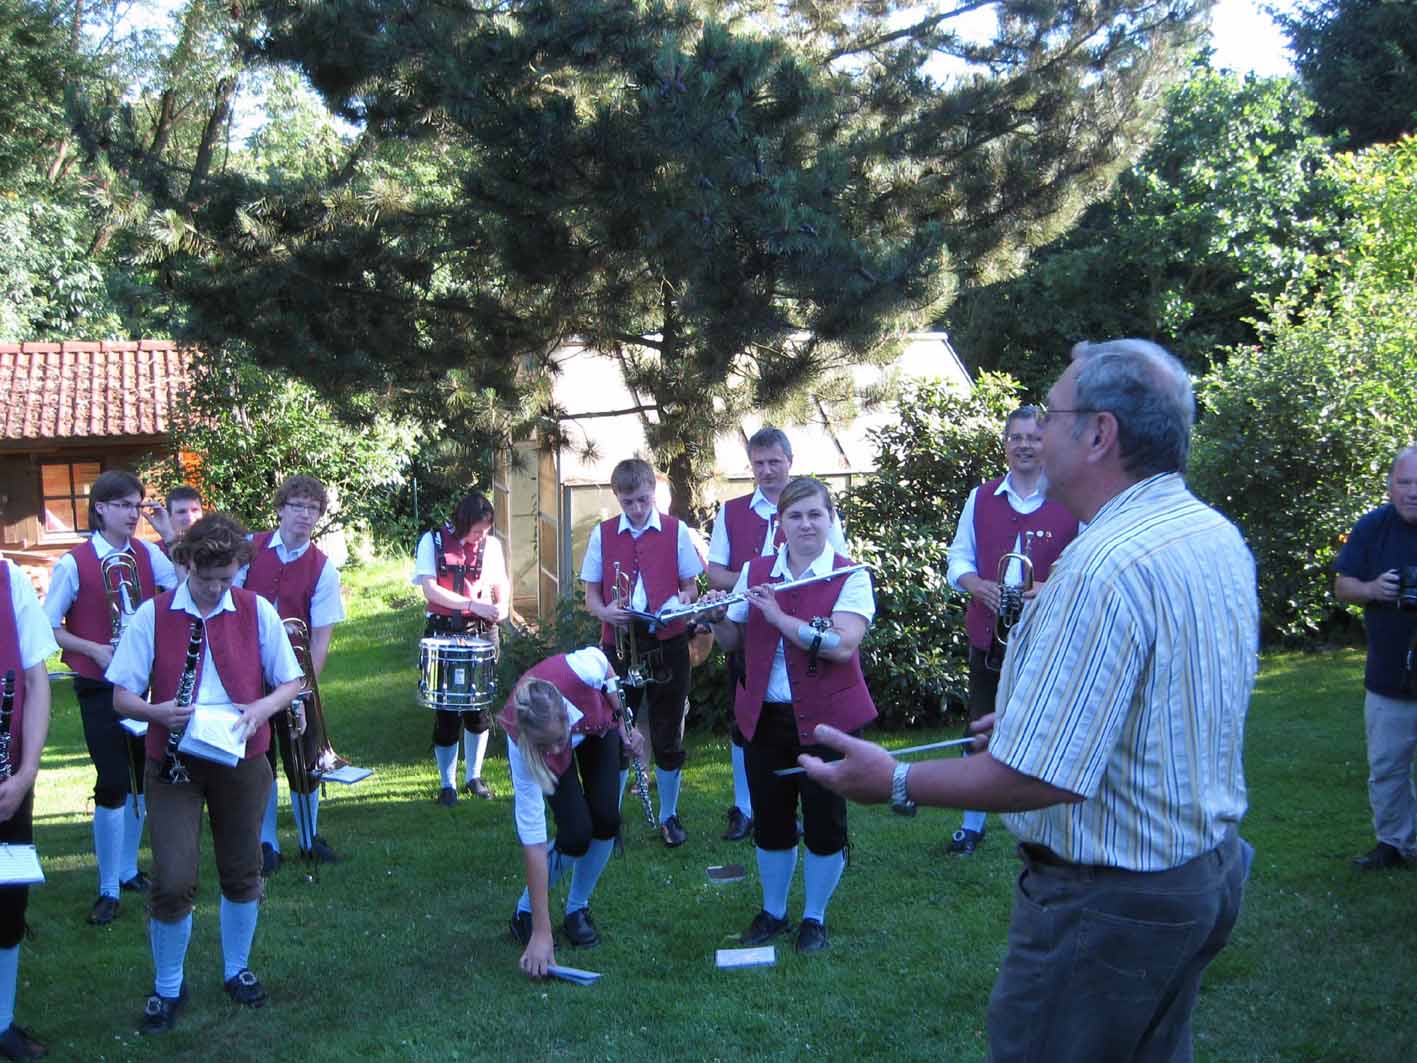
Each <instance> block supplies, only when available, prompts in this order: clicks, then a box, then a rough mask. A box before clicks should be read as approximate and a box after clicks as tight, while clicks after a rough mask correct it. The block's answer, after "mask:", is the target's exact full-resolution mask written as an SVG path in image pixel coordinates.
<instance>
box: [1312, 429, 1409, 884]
mask: <svg viewBox="0 0 1417 1063" xmlns="http://www.w3.org/2000/svg"><path fill="white" fill-rule="evenodd" d="M1388 498H1389V500H1390V502H1389V504H1388V505H1385V506H1380V507H1378V508H1377V509H1375V510H1373V511H1372V512H1371V513H1368V514H1367V515H1365V516H1364V517H1363V518H1362V519H1361V520H1359V521H1358V523H1357V524H1356V525H1354V526H1353V531H1352V533H1351V534H1350V535H1349V536H1348V541H1347V542H1346V543H1345V544H1344V546H1343V550H1342V551H1341V552H1340V553H1339V555H1338V561H1337V562H1336V563H1335V564H1334V568H1335V569H1336V570H1337V572H1338V575H1337V576H1336V577H1335V578H1334V581H1333V593H1334V596H1335V597H1337V598H1338V600H1339V601H1341V602H1347V603H1349V604H1351V605H1361V606H1363V622H1364V625H1365V626H1366V627H1367V631H1368V667H1367V671H1366V672H1365V674H1364V676H1363V686H1364V688H1365V690H1364V701H1363V716H1364V720H1365V722H1366V725H1367V735H1368V803H1369V804H1370V805H1372V808H1373V830H1374V832H1375V833H1376V834H1377V836H1378V844H1377V846H1376V847H1375V848H1374V849H1373V851H1372V852H1370V853H1368V854H1367V855H1365V856H1360V857H1358V858H1357V860H1355V861H1354V862H1355V863H1356V864H1357V865H1358V866H1359V867H1360V868H1362V869H1363V870H1364V871H1388V870H1392V869H1396V868H1409V867H1412V866H1413V861H1414V857H1417V795H1415V794H1414V792H1413V787H1412V761H1413V755H1414V753H1417V674H1414V669H1413V662H1414V658H1413V654H1412V650H1413V639H1414V637H1417V446H1409V447H1404V448H1402V449H1401V450H1400V451H1398V452H1397V457H1395V458H1394V459H1393V462H1392V469H1391V470H1390V471H1389V472H1388Z"/></svg>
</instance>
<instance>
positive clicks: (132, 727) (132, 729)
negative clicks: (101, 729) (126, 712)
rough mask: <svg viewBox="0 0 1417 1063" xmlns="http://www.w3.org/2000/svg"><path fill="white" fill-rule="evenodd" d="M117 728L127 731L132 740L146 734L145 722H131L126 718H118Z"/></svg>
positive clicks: (146, 725)
mask: <svg viewBox="0 0 1417 1063" xmlns="http://www.w3.org/2000/svg"><path fill="white" fill-rule="evenodd" d="M118 726H119V727H121V728H123V730H125V731H127V732H128V733H129V734H130V735H132V736H133V737H134V738H142V737H143V735H145V734H147V733H148V721H147V720H132V719H129V718H128V717H127V716H120V717H118Z"/></svg>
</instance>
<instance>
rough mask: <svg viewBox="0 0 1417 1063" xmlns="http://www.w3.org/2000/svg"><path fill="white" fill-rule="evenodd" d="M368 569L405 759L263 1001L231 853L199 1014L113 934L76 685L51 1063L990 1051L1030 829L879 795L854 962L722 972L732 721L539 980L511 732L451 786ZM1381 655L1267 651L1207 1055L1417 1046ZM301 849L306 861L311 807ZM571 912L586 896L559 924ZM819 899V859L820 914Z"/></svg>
mask: <svg viewBox="0 0 1417 1063" xmlns="http://www.w3.org/2000/svg"><path fill="white" fill-rule="evenodd" d="M346 584H347V586H348V588H349V590H348V597H349V602H350V614H351V615H350V619H349V620H348V621H347V622H346V623H344V624H342V625H341V626H340V627H339V628H338V629H337V630H336V634H335V640H334V647H333V651H332V653H331V655H330V662H329V667H328V669H327V671H326V674H325V677H324V681H323V683H322V691H323V693H324V697H325V703H326V707H327V714H328V717H329V721H330V729H331V734H332V737H333V742H334V746H335V748H336V749H337V750H338V751H339V752H340V753H342V754H343V755H345V756H347V757H349V758H350V759H351V760H353V761H354V762H355V763H356V764H361V765H366V766H370V767H373V768H375V769H376V772H377V774H376V775H375V777H374V778H373V779H370V780H368V781H366V782H364V783H361V784H359V785H357V786H353V787H338V786H336V787H331V788H330V792H329V794H328V795H327V797H326V799H325V801H324V803H323V805H322V809H321V815H320V829H321V833H322V834H323V835H324V836H325V837H327V838H328V839H329V840H330V842H331V843H332V844H333V845H334V846H335V847H336V848H337V849H339V850H341V851H343V852H345V853H347V854H349V860H348V861H347V862H346V863H342V864H340V865H338V866H335V867H330V868H326V869H325V870H324V871H323V872H322V873H321V874H320V876H319V879H318V881H315V882H310V881H306V879H305V877H304V876H303V875H302V874H301V872H300V869H299V866H298V865H297V864H289V865H287V866H286V867H285V868H284V869H283V870H282V871H281V872H280V873H279V874H278V875H277V876H275V877H274V878H272V879H271V880H269V882H268V884H267V896H266V900H265V903H264V905H263V907H262V910H261V924H260V928H259V930H258V931H257V937H256V943H255V947H254V949H253V953H252V966H253V968H254V969H255V970H256V972H257V974H258V975H259V976H260V977H261V979H262V981H263V982H264V983H265V984H266V987H267V989H268V990H269V991H270V993H271V1002H270V1004H269V1005H268V1006H267V1007H266V1008H264V1009H262V1010H260V1011H254V1012H252V1011H245V1010H242V1009H237V1008H235V1007H234V1006H232V1005H231V1004H230V1003H229V1002H228V1001H227V999H226V997H225V994H224V993H223V992H222V989H221V963H220V941H219V936H218V930H217V899H218V897H217V885H216V876H215V869H214V867H213V864H212V861H211V854H210V844H209V842H208V843H207V845H206V848H205V849H204V852H203V865H202V883H201V887H200V896H199V901H198V906H197V913H196V920H195V930H194V934H193V940H192V946H191V950H190V951H189V953H188V962H187V980H188V986H189V988H190V991H191V995H192V999H191V1003H190V1005H189V1007H188V1008H187V1010H186V1011H185V1012H184V1013H182V1014H181V1015H180V1016H179V1020H178V1026H177V1029H176V1030H175V1031H174V1032H173V1033H171V1034H170V1035H168V1036H167V1037H165V1038H162V1039H158V1040H155V1041H150V1040H148V1039H146V1038H141V1037H139V1036H138V1035H137V1033H136V1032H135V1031H136V1029H137V1025H138V1017H139V1014H140V1012H141V1010H142V1004H143V999H144V997H145V995H146V994H147V993H148V992H149V991H150V987H151V983H152V965H151V960H150V956H149V951H148V946H147V938H146V934H145V932H144V925H143V916H142V910H141V907H142V906H141V904H140V903H139V902H135V901H134V900H132V899H131V895H128V894H125V895H124V900H123V910H122V913H121V915H120V916H119V918H118V920H117V922H116V923H114V924H113V926H111V927H109V928H106V929H103V930H98V929H95V928H93V927H89V926H87V925H85V922H84V918H85V916H86V915H87V913H88V910H89V907H90V905H91V904H92V902H93V899H94V896H95V893H96V883H97V878H96V873H95V870H94V863H93V853H92V836H91V832H90V826H89V823H90V820H89V800H90V792H91V787H92V784H93V775H92V769H91V768H90V766H89V762H88V757H87V754H86V752H85V749H84V744H83V737H82V732H81V729H80V725H79V718H78V711H77V708H76V706H75V703H74V700H73V694H72V691H70V690H69V689H68V687H67V685H66V684H57V685H56V688H55V713H54V723H53V726H52V728H51V731H50V739H49V744H48V747H47V749H46V751H45V756H44V762H43V770H42V772H41V774H40V782H39V793H38V797H37V801H36V815H35V818H36V837H37V841H38V844H39V847H40V852H41V855H42V857H43V860H44V866H45V872H46V874H47V876H48V882H47V883H46V884H45V885H44V886H42V887H39V888H38V889H36V890H34V891H33V892H32V894H31V901H30V914H29V919H30V923H31V925H32V926H33V929H34V937H33V939H32V940H31V941H29V942H27V943H26V944H25V946H24V949H23V956H22V962H21V987H20V993H19V1002H18V1011H17V1015H18V1019H19V1021H20V1022H21V1023H23V1024H25V1025H27V1026H29V1027H30V1028H31V1029H32V1030H33V1031H34V1033H35V1034H36V1036H38V1037H39V1038H40V1039H41V1040H43V1041H45V1042H47V1043H48V1044H49V1046H50V1050H51V1058H54V1059H65V1060H70V1059H72V1060H128V1059H172V1060H222V1061H225V1060H233V1061H234V1060H247V1059H252V1060H281V1059H299V1060H312V1061H313V1060H346V1059H411V1060H455V1059H497V1060H502V1059H507V1060H523V1059H527V1060H531V1059H551V1058H557V1057H560V1058H569V1059H605V1060H634V1061H636V1063H640V1061H649V1060H660V1059H664V1060H671V1059H673V1060H679V1059H692V1060H700V1059H702V1060H739V1059H791V1058H802V1059H808V1058H810V1059H833V1060H845V1059H855V1060H863V1059H900V1060H909V1059H933V1060H970V1061H973V1060H979V1059H982V1058H983V1057H984V1052H985V1042H984V1033H983V1024H984V1010H985V1003H986V1001H987V998H988V993H989V989H990V986H991V985H992V983H993V980H994V975H995V972H996V970H997V966H998V962H999V959H1000V956H1001V954H1002V951H1003V947H1004V936H1005V927H1006V924H1007V920H1008V912H1009V904H1010V896H1011V886H1012V881H1013V877H1014V875H1015V873H1016V867H1017V861H1016V859H1015V857H1014V855H1013V852H1012V848H1011V846H1010V845H1009V844H1008V841H1007V838H1006V835H1005V833H1004V832H1003V831H1002V830H1001V829H999V830H996V831H991V833H990V837H989V841H988V844H986V845H985V846H984V847H983V848H982V849H981V850H980V851H979V852H978V853H977V854H976V855H975V856H974V857H972V858H969V859H959V858H948V859H947V858H945V857H943V856H941V855H940V850H941V845H942V842H943V841H945V840H946V839H947V838H948V836H949V833H950V831H952V830H953V829H954V827H955V826H956V825H957V814H956V813H946V812H941V811H934V810H930V811H923V812H922V813H921V814H920V816H919V817H918V818H916V819H914V820H906V819H902V818H900V817H898V816H895V815H892V814H891V813H890V812H889V811H888V810H886V809H884V808H870V809H864V808H855V809H853V810H852V813H851V817H852V818H851V823H852V839H853V848H852V861H851V867H850V869H849V870H848V871H847V873H846V875H845V877H844V878H843V880H842V884H841V887H840V888H839V889H838V891H837V894H836V897H835V898H834V901H833V904H832V907H831V908H830V910H829V913H828V923H829V927H830V930H831V935H832V947H831V949H830V950H829V951H828V952H826V953H824V954H822V955H819V956H816V957H813V958H810V959H801V958H799V957H797V956H796V955H795V954H793V953H792V951H791V948H790V942H789V945H788V948H787V949H786V950H785V952H784V950H783V949H782V948H779V959H778V964H777V966H776V967H772V968H760V969H755V970H746V971H736V972H719V971H717V970H716V969H715V968H714V964H713V958H714V950H715V949H718V948H721V947H725V946H731V945H733V944H735V941H734V938H735V937H736V935H737V933H738V932H739V931H740V930H741V929H743V927H745V926H746V925H747V923H748V921H749V919H751V917H752V916H753V914H754V913H755V912H756V911H757V908H758V900H759V893H758V887H757V882H756V874H755V872H754V871H753V868H752V849H751V848H750V845H749V843H746V842H743V843H737V844H733V845H730V844H729V843H726V842H721V841H719V840H718V835H719V833H720V831H721V830H722V827H723V813H724V810H725V808H726V807H727V805H728V804H730V803H731V800H730V792H731V777H730V773H729V760H728V747H727V742H726V739H724V738H722V737H719V736H713V735H694V736H691V742H690V756H689V763H688V766H687V768H686V773H685V775H686V778H685V785H684V791H683V795H682V798H681V809H682V812H683V818H684V822H685V825H686V827H687V829H688V830H689V832H690V840H689V843H688V844H687V845H685V846H684V847H683V848H681V849H678V850H674V851H669V850H666V849H664V848H663V846H662V845H661V844H660V843H659V842H658V840H657V838H656V837H655V836H653V835H647V834H646V833H645V831H644V828H643V825H642V821H641V820H640V819H639V818H638V816H637V815H636V814H633V809H632V805H633V799H631V802H630V803H629V804H627V805H626V809H627V812H630V813H632V814H630V815H627V817H626V823H627V829H626V844H625V854H624V858H623V859H621V858H618V857H617V858H616V859H614V860H613V861H612V862H611V864H610V866H609V868H608V869H607V870H606V873H605V875H604V877H603V878H602V879H601V884H600V889H599V890H598V891H597V894H596V897H595V903H594V905H593V910H594V913H595V918H596V922H597V924H598V926H599V928H600V931H601V936H602V939H603V941H602V944H601V945H600V947H598V948H596V949H594V950H590V951H588V952H585V953H578V952H572V951H571V950H570V949H566V948H563V949H561V950H558V953H557V958H558V960H559V961H560V962H562V963H566V964H570V965H573V966H580V967H585V968H589V969H592V970H596V971H601V972H604V974H605V977H604V979H603V980H602V981H601V982H600V983H599V984H597V985H595V986H592V987H586V988H581V987H575V986H571V985H565V984H560V983H553V984H546V985H542V984H532V983H530V982H528V981H527V980H526V979H525V978H524V977H523V976H522V975H521V973H520V972H519V971H518V970H517V967H516V960H517V957H518V956H519V949H518V948H517V947H516V946H515V945H514V944H513V943H512V941H511V938H510V936H509V934H508V932H507V920H508V917H509V916H510V914H511V911H512V907H513V904H514V902H515V900H516V896H517V893H518V892H519V890H520V888H521V874H522V862H521V854H520V849H519V846H518V844H517V840H516V835H515V833H514V830H513V826H512V810H511V802H510V800H509V799H508V796H507V794H508V792H509V785H508V777H507V765H506V760H505V755H504V752H503V749H502V748H499V747H500V745H501V743H500V742H499V741H498V740H497V739H496V738H494V740H493V743H492V747H491V748H492V753H491V755H490V757H489V762H488V770H487V772H486V773H485V774H486V778H487V779H488V781H489V782H490V783H491V785H492V786H493V787H494V788H496V789H497V790H498V792H499V795H500V796H499V797H498V799H497V800H495V801H492V802H475V801H472V800H469V799H466V798H464V799H463V800H462V801H461V802H460V803H459V804H458V806H457V807H456V808H453V809H445V808H441V807H438V806H436V805H435V804H434V803H433V797H434V795H435V793H436V786H437V781H436V774H435V771H434V767H433V758H432V754H431V750H430V744H429V738H430V734H431V720H430V718H429V713H428V712H427V710H424V709H421V708H419V707H417V705H416V703H415V701H414V697H413V694H414V684H415V682H416V674H415V667H414V661H415V659H416V656H417V654H416V648H415V647H416V640H417V638H418V635H419V634H420V631H421V619H420V616H419V610H418V609H417V607H416V605H414V604H413V600H412V598H411V597H410V595H409V592H408V588H407V585H406V573H405V571H404V566H402V565H399V566H394V565H391V564H390V565H383V564H381V565H374V566H369V567H366V568H363V569H359V570H355V571H351V572H350V573H348V574H347V575H346ZM1361 665H1362V660H1361V656H1360V655H1359V654H1356V653H1353V652H1345V653H1337V654H1329V655H1322V656H1302V657H1301V656H1273V657H1268V658H1266V659H1265V661H1264V666H1263V669H1262V674H1261V678H1260V683H1259V687H1258V689H1257V691H1256V697H1255V701H1254V704H1253V706H1252V709H1251V712H1250V727H1249V734H1248V749H1247V756H1246V768H1247V773H1248V777H1249V783H1250V790H1251V802H1252V808H1251V812H1250V815H1249V817H1248V818H1247V820H1246V821H1245V831H1244V833H1245V835H1246V836H1247V837H1248V838H1249V839H1250V841H1251V842H1253V844H1254V845H1255V847H1256V849H1257V855H1256V859H1255V868H1254V874H1253V878H1252V879H1251V882H1250V887H1249V891H1248V894H1247V897H1246V902H1245V908H1244V912H1243V914H1242V916H1241V920H1240V924H1239V927H1238V929H1237V931H1236V934H1235V937H1234V938H1233V939H1232V942H1231V945H1230V947H1229V948H1228V949H1227V950H1226V951H1225V953H1224V954H1223V955H1222V956H1221V957H1220V959H1219V960H1218V961H1217V962H1216V963H1215V964H1214V965H1212V967H1211V968H1210V971H1209V974H1208V977H1207V979H1206V982H1205V987H1204V991H1203V993H1202V996H1201V1001H1200V1005H1199V1007H1198V1010H1197V1013H1196V1021H1195V1028H1196V1047H1197V1059H1200V1060H1209V1061H1242V1060H1244V1061H1251V1060H1253V1061H1273V1063H1280V1061H1283V1063H1299V1061H1320V1060H1322V1061H1326V1063H1338V1061H1354V1063H1357V1061H1363V1063H1370V1061H1377V1063H1400V1061H1409V1060H1414V1059H1417V1046H1414V1044H1413V1042H1414V1040H1415V1039H1417V1004H1414V1002H1413V994H1414V989H1417V959H1414V956H1417V949H1414V945H1417V875H1408V874H1401V873H1397V874H1388V875H1372V876H1365V875H1362V874H1360V873H1359V872H1357V871H1356V870H1355V869H1354V868H1353V867H1352V864H1351V860H1352V858H1353V857H1354V856H1355V855H1357V854H1359V853H1362V852H1365V851H1366V850H1367V849H1368V848H1369V847H1370V846H1371V844H1372V838H1371V830H1370V825H1369V821H1368V811H1367V800H1366V788H1365V777H1366V766H1365V761H1364V756H1363V739H1362V711H1361V693H1360V687H1361V681H1362V668H1361ZM932 737H937V736H935V735H931V734H924V735H920V736H918V740H920V741H925V740H929V739H930V738H932ZM938 737H952V735H950V736H944V735H941V736H938ZM916 739H917V736H916V735H915V734H912V735H910V736H893V737H892V738H891V739H890V741H892V742H894V743H896V744H906V743H907V741H913V740H916ZM282 792H283V793H284V785H282ZM281 836H282V841H283V844H284V845H285V847H286V848H287V850H293V849H294V848H295V843H294V838H293V828H292V826H291V823H290V816H289V810H288V807H287V806H286V805H285V804H284V799H283V803H282V808H281ZM733 862H739V863H744V864H747V865H748V866H749V870H750V873H749V876H748V878H747V879H746V880H745V881H743V882H739V883H735V884H728V885H712V884H710V883H709V882H708V881H707V879H706V878H705V875H704V869H705V867H706V866H707V865H710V864H723V863H733ZM142 863H143V865H144V866H147V865H148V854H147V851H146V849H145V850H144V853H143V858H142ZM563 901H564V886H563V888H562V890H561V891H560V892H559V895H558V896H553V899H552V906H553V914H559V911H560V905H561V903H562V902H563ZM800 913H801V877H800V871H799V875H798V882H797V888H796V889H794V892H793V896H792V899H791V910H790V912H789V914H790V915H791V917H792V918H793V919H794V920H795V919H796V918H798V917H799V916H800ZM1017 1020H1018V1021H1019V1022H1028V1021H1029V1016H1027V1015H1019V1016H1018V1017H1017Z"/></svg>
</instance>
